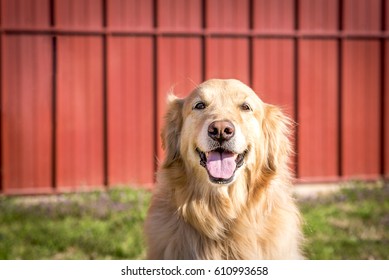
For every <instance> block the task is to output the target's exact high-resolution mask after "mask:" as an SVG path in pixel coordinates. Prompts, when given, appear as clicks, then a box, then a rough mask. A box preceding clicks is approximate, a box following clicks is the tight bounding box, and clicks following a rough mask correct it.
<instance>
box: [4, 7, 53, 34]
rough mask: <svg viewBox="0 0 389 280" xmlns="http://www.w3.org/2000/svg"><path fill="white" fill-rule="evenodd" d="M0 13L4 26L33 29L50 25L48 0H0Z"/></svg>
mask: <svg viewBox="0 0 389 280" xmlns="http://www.w3.org/2000/svg"><path fill="white" fill-rule="evenodd" d="M1 13H2V14H1V20H2V25H3V26H4V27H9V28H10V27H11V28H26V29H35V28H45V27H49V25H50V3H49V0H2V7H1Z"/></svg>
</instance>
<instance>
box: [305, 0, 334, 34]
mask: <svg viewBox="0 0 389 280" xmlns="http://www.w3.org/2000/svg"><path fill="white" fill-rule="evenodd" d="M338 2H339V0H315V1H312V0H300V1H299V29H300V30H304V31H308V30H309V31H321V32H326V31H337V30H338V26H339V22H338V18H339V17H338V14H339V3H338Z"/></svg>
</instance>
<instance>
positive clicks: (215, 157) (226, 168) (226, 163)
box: [207, 152, 236, 179]
mask: <svg viewBox="0 0 389 280" xmlns="http://www.w3.org/2000/svg"><path fill="white" fill-rule="evenodd" d="M207 169H208V172H209V174H211V176H212V177H214V178H221V179H229V178H231V177H232V175H233V174H234V171H235V169H236V162H235V156H234V154H233V153H228V152H223V153H219V152H209V154H208V158H207Z"/></svg>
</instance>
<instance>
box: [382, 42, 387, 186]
mask: <svg viewBox="0 0 389 280" xmlns="http://www.w3.org/2000/svg"><path fill="white" fill-rule="evenodd" d="M384 47H385V71H384V74H385V76H384V77H383V78H384V79H385V82H384V87H385V92H384V95H385V96H384V100H383V102H385V103H384V108H385V109H384V112H383V114H382V115H383V117H384V119H383V122H384V125H383V126H382V127H383V129H384V131H383V132H382V133H383V138H382V141H384V142H383V146H384V151H383V152H384V153H385V154H384V158H383V162H382V164H383V165H384V170H383V171H384V176H385V177H386V178H389V145H388V143H389V41H388V40H386V41H385V46H384ZM381 102H382V101H381Z"/></svg>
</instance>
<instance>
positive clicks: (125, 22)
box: [107, 0, 154, 31]
mask: <svg viewBox="0 0 389 280" xmlns="http://www.w3.org/2000/svg"><path fill="white" fill-rule="evenodd" d="M107 5H108V8H107V22H108V27H109V28H111V29H115V30H116V29H117V30H137V31H141V30H151V29H152V28H153V16H154V15H153V0H142V1H139V0H110V1H107Z"/></svg>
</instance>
